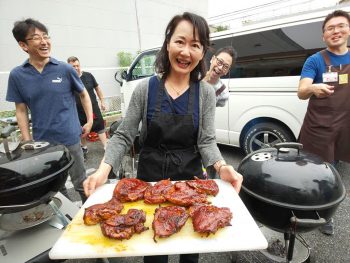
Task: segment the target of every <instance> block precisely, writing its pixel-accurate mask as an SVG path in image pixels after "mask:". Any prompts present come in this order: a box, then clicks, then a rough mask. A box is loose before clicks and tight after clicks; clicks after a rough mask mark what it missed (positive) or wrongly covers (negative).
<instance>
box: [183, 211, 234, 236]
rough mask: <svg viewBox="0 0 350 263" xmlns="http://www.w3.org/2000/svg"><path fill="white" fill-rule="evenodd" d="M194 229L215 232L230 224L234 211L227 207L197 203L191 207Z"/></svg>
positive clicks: (208, 232)
mask: <svg viewBox="0 0 350 263" xmlns="http://www.w3.org/2000/svg"><path fill="white" fill-rule="evenodd" d="M189 213H190V216H191V218H192V224H193V229H194V231H195V232H198V233H206V234H208V235H209V234H210V233H212V234H215V233H216V231H218V229H219V228H223V227H225V226H230V225H231V224H230V222H231V219H232V213H231V211H230V209H229V208H227V207H216V206H213V205H195V206H191V207H190V209H189Z"/></svg>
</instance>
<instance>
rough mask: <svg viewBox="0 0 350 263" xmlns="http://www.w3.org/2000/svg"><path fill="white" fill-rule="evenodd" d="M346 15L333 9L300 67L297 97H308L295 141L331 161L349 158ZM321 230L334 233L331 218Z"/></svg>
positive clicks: (349, 20) (349, 55)
mask: <svg viewBox="0 0 350 263" xmlns="http://www.w3.org/2000/svg"><path fill="white" fill-rule="evenodd" d="M349 24H350V17H349V15H348V13H346V12H344V11H341V10H336V11H334V12H333V13H331V14H329V15H328V16H327V17H326V18H325V20H324V22H323V41H324V42H325V43H326V45H327V49H325V50H322V51H320V52H318V53H316V54H314V55H312V56H310V57H309V58H308V59H307V60H306V62H305V64H304V67H303V70H302V73H301V80H300V82H299V89H298V97H299V98H300V99H309V105H308V108H307V112H306V115H305V118H304V122H303V125H302V127H301V131H300V135H299V141H300V142H301V143H302V144H303V145H304V149H305V151H308V152H311V153H314V154H316V155H318V156H320V157H321V158H322V159H323V160H324V161H327V162H330V163H333V164H335V163H336V162H337V161H339V160H342V161H346V162H350V103H349V101H350V83H349V81H350V80H349V74H350V52H349V50H348V47H347V43H348V37H349V34H350V29H349ZM320 230H321V232H323V233H325V234H328V235H332V234H334V229H333V219H331V220H330V221H329V222H328V223H327V224H326V225H324V226H323V227H322V228H321V229H320Z"/></svg>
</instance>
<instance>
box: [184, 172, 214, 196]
mask: <svg viewBox="0 0 350 263" xmlns="http://www.w3.org/2000/svg"><path fill="white" fill-rule="evenodd" d="M186 183H187V184H188V185H189V186H191V187H192V188H193V189H195V190H196V191H198V192H199V193H206V194H208V195H213V196H216V195H217V194H218V193H219V186H218V185H217V184H216V182H215V181H214V180H202V179H199V178H197V177H195V180H189V181H186Z"/></svg>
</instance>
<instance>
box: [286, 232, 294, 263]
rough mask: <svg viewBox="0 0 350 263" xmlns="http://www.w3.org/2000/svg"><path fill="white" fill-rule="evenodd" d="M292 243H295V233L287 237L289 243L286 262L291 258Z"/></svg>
mask: <svg viewBox="0 0 350 263" xmlns="http://www.w3.org/2000/svg"><path fill="white" fill-rule="evenodd" d="M294 243H295V234H291V235H290V239H289V245H288V252H287V262H291V261H292V258H293V250H294Z"/></svg>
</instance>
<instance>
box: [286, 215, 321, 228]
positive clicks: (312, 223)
mask: <svg viewBox="0 0 350 263" xmlns="http://www.w3.org/2000/svg"><path fill="white" fill-rule="evenodd" d="M317 215H318V214H317ZM290 222H291V223H292V224H293V225H295V226H301V227H310V228H314V227H318V226H322V225H324V224H325V223H326V222H327V221H326V219H324V218H322V217H319V218H318V219H309V218H308V219H300V218H297V217H296V216H292V217H291V218H290Z"/></svg>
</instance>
